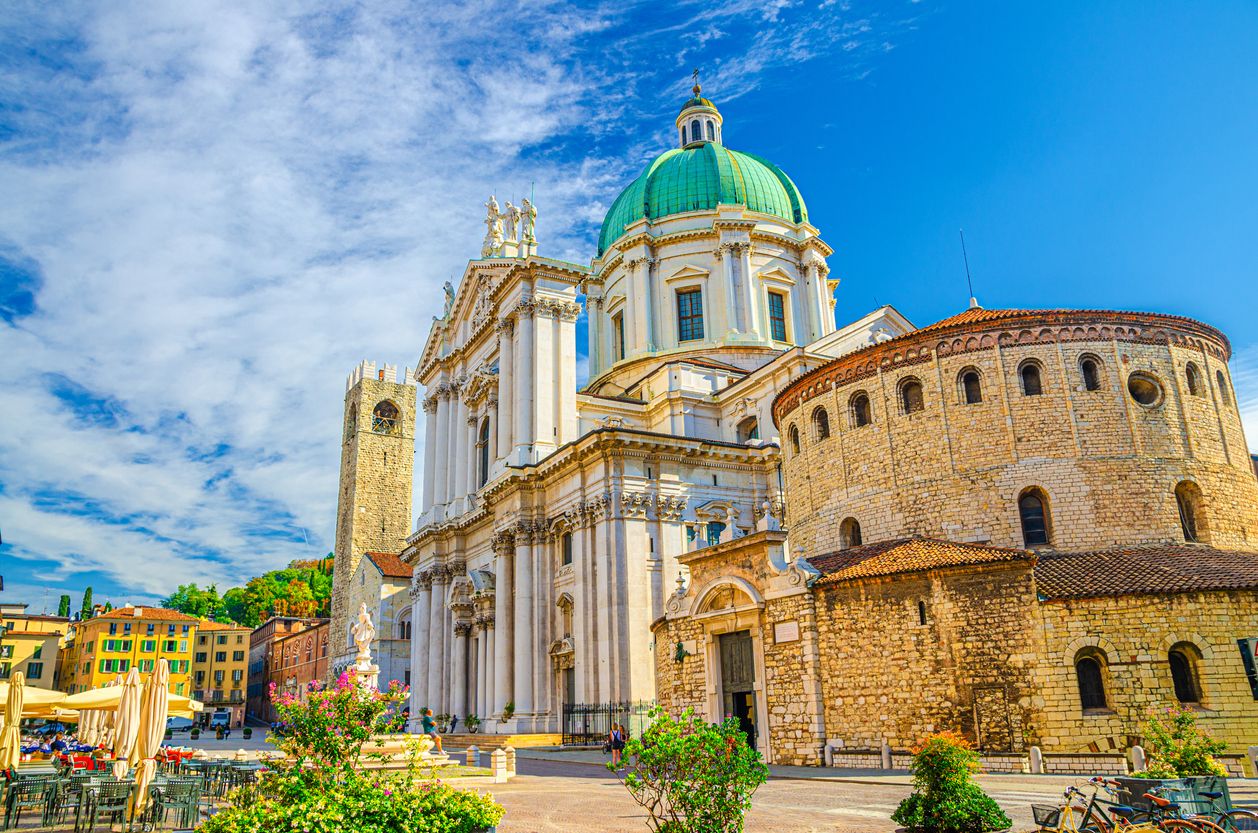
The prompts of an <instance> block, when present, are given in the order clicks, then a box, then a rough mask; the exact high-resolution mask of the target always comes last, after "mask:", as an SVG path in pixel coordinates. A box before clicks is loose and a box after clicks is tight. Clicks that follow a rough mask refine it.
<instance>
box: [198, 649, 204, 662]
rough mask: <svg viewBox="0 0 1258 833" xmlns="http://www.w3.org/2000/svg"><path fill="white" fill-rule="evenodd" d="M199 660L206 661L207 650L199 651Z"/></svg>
mask: <svg viewBox="0 0 1258 833" xmlns="http://www.w3.org/2000/svg"><path fill="white" fill-rule="evenodd" d="M196 660H197V662H205V651H197V656H196Z"/></svg>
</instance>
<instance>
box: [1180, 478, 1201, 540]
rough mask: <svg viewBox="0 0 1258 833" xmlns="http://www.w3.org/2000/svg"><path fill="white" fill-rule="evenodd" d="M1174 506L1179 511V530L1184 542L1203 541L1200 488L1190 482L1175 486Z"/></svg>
mask: <svg viewBox="0 0 1258 833" xmlns="http://www.w3.org/2000/svg"><path fill="white" fill-rule="evenodd" d="M1175 506H1176V507H1177V508H1178V509H1179V528H1180V531H1181V532H1182V533H1183V534H1184V540H1185V541H1187V542H1189V543H1190V544H1195V543H1198V542H1200V541H1203V540H1205V539H1204V537H1203V536H1202V532H1204V530H1203V529H1202V527H1201V488H1200V487H1198V486H1197V484H1196V483H1193V482H1192V481H1190V480H1185V481H1183V482H1181V483H1179V484H1177V485H1176V486H1175Z"/></svg>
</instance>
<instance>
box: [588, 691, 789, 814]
mask: <svg viewBox="0 0 1258 833" xmlns="http://www.w3.org/2000/svg"><path fill="white" fill-rule="evenodd" d="M651 718H652V722H651V725H650V726H649V727H648V728H647V730H646V731H645V732H643V734H642V737H641V738H632V739H630V740H629V741H628V743H627V744H626V745H625V761H626V762H627V767H628V768H627V771H626V772H625V776H624V783H625V787H627V788H628V790H629V794H630V795H631V796H632V797H633V800H634V801H636V802H637V803H638V804H640V805H641V806H642V808H643V809H644V810H646V812H647V826H648V827H650V828H651V830H652V831H654V833H740V831H741V830H742V829H743V817H744V816H745V815H746V814H747V811H748V810H749V809H751V796H752V794H753V793H754V792H755V791H756V789H757V788H759V786H760V785H761V784H763V783H764V782H765V779H766V778H768V775H769V770H768V767H766V766H765V765H764V764H763V763H762V762H761V761H760V753H758V752H756V750H754V749H752V748H751V745H750V744H749V743H748V742H747V736H746V734H745V733H744V732H743V731H742V729H740V728H739V725H738V720H737V719H736V718H732V717H731V718H729V719H728V720H726V721H725V722H724V723H721V724H719V725H712V724H710V723H707V722H705V721H704V720H702V719H701V718H699V717H696V716H695V713H694V710H693V709H686V711H685V712H683V713H682V715H681V716H680V717H679V718H678V719H676V720H674V719H673V718H671V717H670V716H669V715H668V714H667V713H666V712H665V711H663V710H662V709H658V708H657V709H653V710H652V711H651ZM608 769H611V770H612V771H613V772H616V769H615V768H614V767H613V766H612V765H611V764H608Z"/></svg>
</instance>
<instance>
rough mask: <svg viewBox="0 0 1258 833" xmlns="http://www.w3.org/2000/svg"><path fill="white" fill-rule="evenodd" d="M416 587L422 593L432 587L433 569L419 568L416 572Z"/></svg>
mask: <svg viewBox="0 0 1258 833" xmlns="http://www.w3.org/2000/svg"><path fill="white" fill-rule="evenodd" d="M415 587H416V588H417V589H418V591H419V592H420V593H423V592H424V591H426V590H431V589H432V569H431V568H430V569H427V570H418V571H416V573H415Z"/></svg>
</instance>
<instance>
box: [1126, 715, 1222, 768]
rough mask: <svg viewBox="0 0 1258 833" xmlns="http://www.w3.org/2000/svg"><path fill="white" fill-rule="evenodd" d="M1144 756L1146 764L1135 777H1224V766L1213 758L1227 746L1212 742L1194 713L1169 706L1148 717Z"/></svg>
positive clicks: (1216, 741) (1145, 726)
mask: <svg viewBox="0 0 1258 833" xmlns="http://www.w3.org/2000/svg"><path fill="white" fill-rule="evenodd" d="M1144 731H1145V737H1144V741H1145V754H1146V756H1147V757H1148V763H1147V764H1146V765H1145V767H1146V768H1145V770H1144V771H1143V772H1137V773H1134V774H1135V775H1136V777H1138V778H1188V777H1190V776H1194V775H1223V776H1226V775H1227V770H1226V769H1225V768H1224V767H1223V764H1221V763H1219V762H1218V761H1216V760H1215V759H1214V756H1215V755H1221V754H1223V753H1224V752H1226V751H1227V744H1226V743H1224V742H1223V741H1220V740H1215V739H1214V738H1212V737H1210V735H1209V734H1208V733H1207V732H1206V731H1205V730H1204V729H1202V728H1201V727H1200V726H1198V725H1197V714H1196V712H1193V711H1190V710H1189V709H1184V708H1179V707H1177V706H1172V707H1170V708H1168V709H1166V710H1165V711H1163V712H1161V713H1160V714H1159V713H1154V714H1151V715H1149V719H1148V720H1147V721H1146V722H1145V724H1144Z"/></svg>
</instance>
